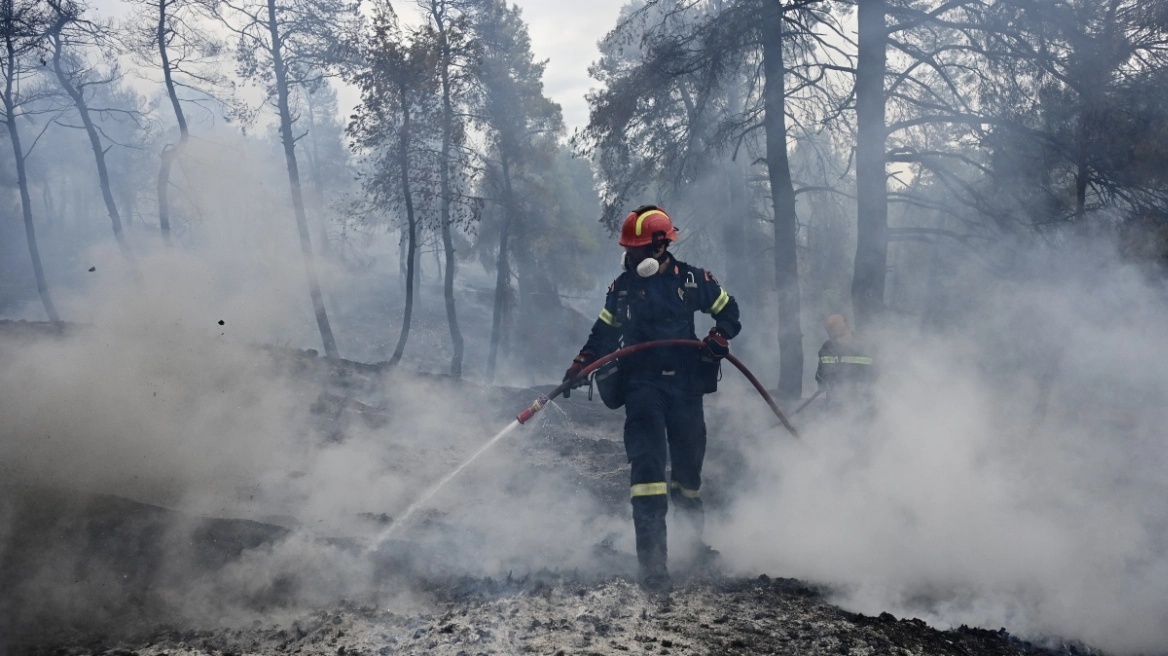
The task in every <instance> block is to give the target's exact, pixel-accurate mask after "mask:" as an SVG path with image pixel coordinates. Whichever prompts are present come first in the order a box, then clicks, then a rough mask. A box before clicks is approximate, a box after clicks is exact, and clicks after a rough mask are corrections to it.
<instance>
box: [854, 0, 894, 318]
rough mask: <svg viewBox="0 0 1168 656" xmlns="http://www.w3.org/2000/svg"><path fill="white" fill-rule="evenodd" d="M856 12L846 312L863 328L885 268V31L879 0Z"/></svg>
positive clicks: (875, 306)
mask: <svg viewBox="0 0 1168 656" xmlns="http://www.w3.org/2000/svg"><path fill="white" fill-rule="evenodd" d="M858 4H859V8H858V10H857V13H858V22H859V42H860V48H859V60H858V63H857V66H856V122H857V129H858V135H857V139H856V201H857V202H856V262H855V273H854V277H853V278H852V309H853V310H854V311H855V321H856V324H857V325H858V326H861V327H863V326H864V325H867V324H869V323H871V322H872V321H873V320H874V319H876V318H877V317H878V316H879V314H880V313H881V311H882V310H883V308H884V279H885V275H886V272H887V269H888V174H887V170H886V166H885V162H886V161H887V157H886V154H885V142H886V138H887V132H886V127H885V123H884V112H885V95H884V74H885V69H886V66H887V52H886V45H887V27H886V26H885V5H884V0H864V2H861V3H858Z"/></svg>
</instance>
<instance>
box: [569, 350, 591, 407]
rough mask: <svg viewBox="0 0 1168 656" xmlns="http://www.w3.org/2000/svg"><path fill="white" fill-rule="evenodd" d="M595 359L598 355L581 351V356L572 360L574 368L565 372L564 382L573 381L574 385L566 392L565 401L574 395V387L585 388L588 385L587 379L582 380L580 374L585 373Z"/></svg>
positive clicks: (571, 367)
mask: <svg viewBox="0 0 1168 656" xmlns="http://www.w3.org/2000/svg"><path fill="white" fill-rule="evenodd" d="M595 359H596V354H594V353H593V352H592V351H580V354H579V355H577V356H576V357H575V358H574V359H573V360H572V366H570V367H568V370H567V371H565V372H564V382H568V381H572V385H571V386H570V387H568V389H566V390H564V398H565V399H566V398H568V397H570V396H571V395H572V388H573V387H583V386H585V385H587V384H588V379H587V378H580V372H581V371H584V367H587V366H588V365H590V364H592V361H593V360H595Z"/></svg>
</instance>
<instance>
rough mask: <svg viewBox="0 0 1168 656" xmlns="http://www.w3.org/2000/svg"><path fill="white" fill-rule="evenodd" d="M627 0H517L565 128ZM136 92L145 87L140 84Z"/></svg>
mask: <svg viewBox="0 0 1168 656" xmlns="http://www.w3.org/2000/svg"><path fill="white" fill-rule="evenodd" d="M91 1H92V3H93V6H94V8H95V9H96V10H97V11H98V12H99V13H101V14H103V15H106V16H117V17H122V16H124V15H125V14H126V12H128V11H130V10H131V9H132V8H133V5H131V4H130V3H128V2H126V1H125V0H91ZM627 2H628V0H578V1H577V2H570V1H568V0H517V1H515V2H514V4H518V5H519V6H520V7H521V8H522V9H523V19H524V20H525V21H527V24H528V25H529V26H530V29H531V46H532V49H533V50H534V51H535V56H536V57H537V58H539V59H546V60H548V66H547V73H546V74H545V76H544V84H545V92H546V93H547V95H548V96H549V97H551V99H552V100H555V101H556V102H558V103H560V105H561V106H562V107H563V108H564V123H565V124H566V125H567V127H568V132H569V133H571V131H572V130H573V129H575V128H577V127H583V126H584V124H586V123H587V122H588V105H587V103H586V102H585V101H584V94H585V93H586V92H587V91H588V89H589V87H590V86H592V83H593V80H592V79H591V78H589V77H588V65H589V64H591V63H592V62H593V61H595V60H596V59H597V57H599V55H600V53H599V51H598V50H597V49H596V42H597V41H599V40H600V39H601V37H603V36H604V35H605V34H606V33H607V32H608V30H610V29H612V27H613V26H614V25H615V24H616V18H617V16H618V15H619V14H620V8H621V7H622V6H623V5H624V4H626V3H627ZM393 6H394V9H395V10H396V11H397V12H398V13H399V14H400V15H402V17H403V19H405V20H407V21H409V20H410V19H411V16H410V14H414V15H415V16H416V12H417V9H416V4H415V1H414V0H403V1H399V2H394V3H393ZM141 91H145V90H144V89H143V90H141ZM340 99H341V101H342V105H346V104H347V105H349V106H348V107H341V108H340V109H341V113H342V116H348V115H349V114H350V113H351V111H350V110H351V109H352V104H353V103H355V102H356V100H357V94H356V93H355V92H353V90H347V89H341V90H340Z"/></svg>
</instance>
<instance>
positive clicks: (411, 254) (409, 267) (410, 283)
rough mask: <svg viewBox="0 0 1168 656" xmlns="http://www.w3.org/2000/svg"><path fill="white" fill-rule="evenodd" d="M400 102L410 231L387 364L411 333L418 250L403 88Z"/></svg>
mask: <svg viewBox="0 0 1168 656" xmlns="http://www.w3.org/2000/svg"><path fill="white" fill-rule="evenodd" d="M400 92H401V97H402V98H403V102H402V130H401V134H400V135H399V143H398V151H399V152H398V166H400V167H401V184H402V195H403V196H404V197H405V202H406V223H407V229H408V230H409V232H408V233H407V234H406V307H405V311H404V312H403V313H402V326H401V334H400V335H398V338H397V348H395V349H394V350H393V357H391V358H390V359H389V364H390V365H395V364H397V363H398V362H400V361H401V358H402V353H404V352H405V350H406V340H407V339H408V338H409V336H410V322H411V321H412V320H413V316H414V278H415V276H416V273H417V272H416V269H417V266H416V263H415V259H416V255H417V252H418V223H417V217H415V216H414V199H413V196H412V195H411V194H410V108H409V106H408V105H407V104H406V103H405V102H404V99H405V98H406V97H407V91H406V89H404V88H403V89H400Z"/></svg>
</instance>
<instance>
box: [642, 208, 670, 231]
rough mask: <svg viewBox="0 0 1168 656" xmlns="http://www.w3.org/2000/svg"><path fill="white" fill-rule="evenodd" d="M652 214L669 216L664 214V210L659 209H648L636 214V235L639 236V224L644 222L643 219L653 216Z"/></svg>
mask: <svg viewBox="0 0 1168 656" xmlns="http://www.w3.org/2000/svg"><path fill="white" fill-rule="evenodd" d="M654 214H660V215H661V216H664V217H665V218H669V215H668V214H666V213H665V212H662V211H661V210H649V211H648V212H645V213H644V214H642V215H641V216H638V217H637V236H638V237H640V236H641V224H643V223H644V222H645V219H647V218H648V217H650V216H653V215H654Z"/></svg>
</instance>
